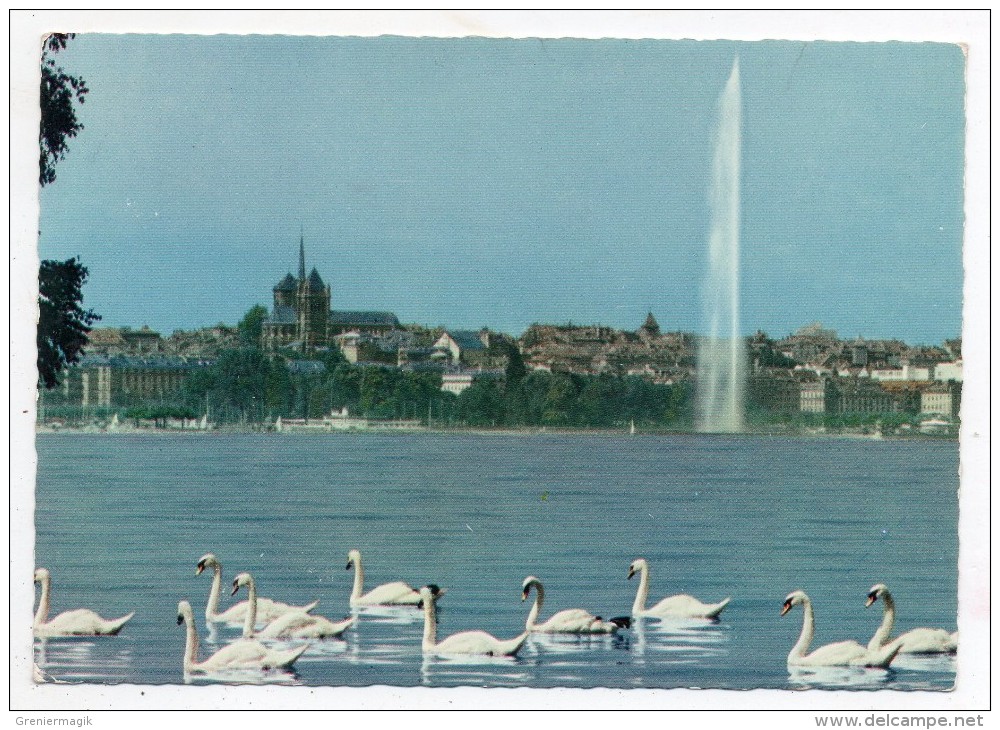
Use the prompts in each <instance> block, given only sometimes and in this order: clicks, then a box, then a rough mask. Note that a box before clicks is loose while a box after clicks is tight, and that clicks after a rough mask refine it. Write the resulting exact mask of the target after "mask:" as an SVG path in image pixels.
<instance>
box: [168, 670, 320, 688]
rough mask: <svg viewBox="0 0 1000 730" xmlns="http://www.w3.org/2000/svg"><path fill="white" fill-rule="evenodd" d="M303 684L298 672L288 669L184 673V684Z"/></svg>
mask: <svg viewBox="0 0 1000 730" xmlns="http://www.w3.org/2000/svg"><path fill="white" fill-rule="evenodd" d="M218 683H222V684H254V685H263V684H283V685H296V684H302V681H301V680H300V678H299V675H298V672H295V671H288V670H278V669H271V670H266V671H265V670H254V669H230V670H225V671H217V672H205V673H198V674H188V673H187V672H185V673H184V684H218Z"/></svg>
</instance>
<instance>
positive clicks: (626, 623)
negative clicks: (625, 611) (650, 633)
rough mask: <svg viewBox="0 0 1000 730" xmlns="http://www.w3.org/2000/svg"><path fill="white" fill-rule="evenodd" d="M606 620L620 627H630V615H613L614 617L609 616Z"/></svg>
mask: <svg viewBox="0 0 1000 730" xmlns="http://www.w3.org/2000/svg"><path fill="white" fill-rule="evenodd" d="M608 621H610V622H611V623H613V624H614V625H615V626H617V627H618V628H620V629H630V628H632V617H631V616H615V617H614V618H609V619H608Z"/></svg>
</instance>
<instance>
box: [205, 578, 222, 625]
mask: <svg viewBox="0 0 1000 730" xmlns="http://www.w3.org/2000/svg"><path fill="white" fill-rule="evenodd" d="M221 592H222V566H221V565H214V566H212V589H211V590H210V591H209V592H208V605H207V606H206V607H205V618H206V619H208V620H209V621H214V620H215V617H216V616H218V615H219V594H220V593H221Z"/></svg>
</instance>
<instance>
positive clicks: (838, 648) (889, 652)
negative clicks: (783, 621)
mask: <svg viewBox="0 0 1000 730" xmlns="http://www.w3.org/2000/svg"><path fill="white" fill-rule="evenodd" d="M799 604H802V609H803V618H802V633H801V634H800V635H799V640H798V641H797V642H795V646H793V647H792V650H791V651H790V652H789V653H788V666H790V667H846V666H858V667H887V666H889V664H890V663H891V662H892V660H893V659H894V658H895V657H896V654H898V653H899V644H898V643H893V644H890V645H889V646H886V647H884V648H880V649H878V650H877V651H869V650H868V649H867V648H866V647H864V646H861V644H859V643H858V642H856V641H838V642H837V643H835V644H826V645H825V646H821V647H819V648H818V649H816V650H815V651H814V652H812V653H811V654H806V652H807V651H809V645H810V644H812V640H813V634H814V633H815V619H814V617H813V608H812V601H810V600H809V596H807V595H806V594H805V592H804V591H792V592H791V593H789V594H788V596H787V597H786V598H785V602H784V604H783V605H782V606H781V615H782V616H784V615H785V614H786V613H788V612H789V611H790V610H792V606H798V605H799Z"/></svg>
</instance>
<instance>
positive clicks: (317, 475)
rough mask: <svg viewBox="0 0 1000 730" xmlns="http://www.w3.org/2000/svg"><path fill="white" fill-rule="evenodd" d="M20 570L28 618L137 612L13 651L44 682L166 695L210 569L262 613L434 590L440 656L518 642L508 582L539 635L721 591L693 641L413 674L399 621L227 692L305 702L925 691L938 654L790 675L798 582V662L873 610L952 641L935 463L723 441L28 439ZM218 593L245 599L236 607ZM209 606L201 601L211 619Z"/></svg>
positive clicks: (807, 442) (935, 678)
mask: <svg viewBox="0 0 1000 730" xmlns="http://www.w3.org/2000/svg"><path fill="white" fill-rule="evenodd" d="M37 448H38V457H39V467H38V486H37V507H36V510H37V511H36V524H37V537H36V541H37V542H36V563H37V565H39V566H44V567H47V568H48V569H49V570H50V571H51V572H52V575H53V594H52V614H55V613H57V612H60V611H64V610H67V609H70V608H76V607H81V606H82V607H88V608H92V609H95V610H97V611H98V612H99V613H101V614H102V615H104V616H117V615H121V614H124V613H127V612H129V611H135V612H136V616H135V618H133V619H132V621H131V622H130V623H129V624H128V625H127V626H126V627H125V629H124V630H123V631H122V633H121V634H120V635H119V636H116V637H99V638H75V639H49V640H47V641H46V642H44V644H43V643H42V642H38V641H36V642H35V658H36V663H38V664H39V665H40V666H41V667H42V669H43V670H44V671H45V672H46V673H47V674H48V675H49V676H51V677H53V678H56V679H61V680H67V681H78V682H99V683H143V684H163V683H180V682H182V681H183V680H184V677H183V674H182V669H181V666H182V664H181V663H182V656H183V651H184V630H183V629H182V628H179V627H178V626H177V625H176V616H177V611H176V607H177V602H178V601H179V600H180V599H187V600H189V601H190V602H191V603H192V605H193V606H194V609H195V616H196V618H197V621H198V629H199V634H200V635H201V638H202V649H201V655H202V658H204V657H205V656H206V654H207V653H208V652H209V651H211V650H214V649H215V648H217V647H218V646H221V645H222V643H224V642H226V641H229V640H231V639H233V638H236V637H237V636H238V633H239V632H238V631H237V630H233V629H220V630H217V631H216V632H214V633H213V634H208V633H207V628H206V626H205V620H204V607H205V602H206V599H207V597H208V591H209V586H210V583H211V579H210V577H209V576H208V575H207V574H203V575H201V576H197V577H196V576H195V564H196V562H197V560H198V558H199V557H200V556H201V555H202V554H204V553H207V552H214V553H215V554H216V555H218V556H219V559H220V561H221V562H222V565H223V581H224V584H223V585H224V588H225V587H226V586H227V585H229V584H231V582H232V579H233V577H234V576H235V575H236V573H238V572H241V571H250V572H251V573H252V574H253V575H254V577H255V579H256V582H257V586H258V591H259V593H260V594H261V595H264V596H268V597H270V598H274V599H276V600H281V601H286V602H289V603H306V602H309V601H312V600H315V599H320V600H321V603H320V605H319V607H318V608H317V609H316V613H319V614H321V615H324V616H327V617H328V618H331V619H339V618H341V617H343V616H345V615H347V614H348V612H349V609H348V596H349V594H350V591H351V585H352V579H353V573H352V572H348V571H345V564H346V559H347V552H348V550H350V549H351V548H358V549H360V550H361V552H362V554H363V557H364V564H365V573H366V576H365V578H366V581H365V582H366V589H367V588H369V587H374V586H375V585H377V584H379V583H384V582H389V581H395V580H404V581H406V582H408V583H410V584H411V585H413V586H418V587H419V586H420V585H422V584H425V583H437V584H438V585H440V586H442V587H445V588H446V589H447V594H446V595H445V596H444V597H443V598H441V600H440V601H439V603H438V606H439V623H440V626H439V632H438V636H439V638H441V637H444V636H447V635H448V634H451V633H453V632H456V631H461V630H466V629H485V630H487V631H489V632H491V633H493V634H495V635H497V636H498V637H501V638H507V637H513V636H515V635H517V634H519V633H520V632H521V631H523V629H524V622H525V619H526V617H527V612H528V609H529V607H530V606H529V605H528V604H526V603H522V602H521V600H520V592H521V583H522V581H523V579H524V578H525V576H527V575H529V574H531V575H535V576H538V577H539V578H540V579H541V580H542V582H543V583H544V584H545V589H546V601H545V607H544V609H543V615H542V618H543V619H544V618H545V617H547V616H549V615H551V613H553V612H555V611H557V610H560V609H563V608H586V609H588V610H590V611H591V612H592V613H596V614H600V615H602V616H605V617H610V616H619V615H626V614H628V613H629V611H630V608H631V605H632V601H633V599H634V597H635V591H636V588H637V583H638V580H637V579H633V580H631V581H629V580H626V575H627V572H628V567H629V564H630V563H631V562H632V560H633V559H635V558H637V557H645V558H647V559H648V561H649V563H650V566H651V572H650V599H651V600H650V603H652V602H654V601H656V600H659V598H661V597H663V596H666V595H672V594H675V593H681V592H684V593H691V594H693V595H695V596H697V597H698V598H700V599H702V600H704V601H707V602H714V601H718V600H721V599H722V598H724V597H725V596H732V603H731V604H730V605H729V606H728V607H727V608H726V610H725V612H724V613H723V614H722V620H721V621H720V622H719V623H716V624H702V623H695V624H689V625H678V624H664V623H660V622H658V621H644V622H641V623H639V624H637V625H636V626H634V627H633V628H632V629H631V630H627V631H623V632H621V633H620V634H619V635H616V636H613V637H600V638H573V637H568V638H537V639H532V640H530V641H529V643H528V644H527V645H526V646H525V648H524V649H523V650H522V652H521V654H520V655H519V656H518V657H517V658H516V659H468V660H461V661H458V660H444V659H430V660H425V659H424V657H423V655H422V652H421V648H420V641H421V636H422V631H423V616H422V614H421V613H420V612H419V611H417V610H411V609H396V610H387V611H376V612H371V611H369V612H364V613H361V614H360V615H359V619H358V622H357V623H356V625H355V627H354V628H353V629H351V630H349V631H348V632H347V633H346V634H345V635H344V637H343V639H334V640H325V641H318V642H314V643H313V645H312V646H311V647H310V649H309V650H308V651H307V652H306V654H305V655H304V656H303V657H302V658H301V659H300V660H299V661H298V662H297V663H296V665H295V672H294V673H277V674H269V675H267V676H260V677H255V676H249V677H240V678H238V681H262V682H286V683H292V684H305V685H324V686H326V685H333V686H370V685H374V684H380V685H391V686H420V685H424V686H477V687H484V686H485V687H494V686H527V687H613V688H629V687H647V688H669V687H717V688H758V687H768V688H801V687H827V688H829V687H856V688H871V689H883V688H890V689H940V690H944V689H949V688H951V687H952V686H953V685H954V683H955V663H954V659H953V658H952V657H937V658H906V659H897V661H896V662H895V663H894V664H893V667H892V668H891V669H890V670H888V671H883V670H865V669H850V670H832V671H826V672H821V673H790V672H789V670H788V668H787V666H786V662H785V660H786V656H787V654H788V652H789V650H790V649H791V647H792V645H793V644H794V643H795V641H796V639H797V638H798V635H799V631H800V629H801V626H802V612H801V609H798V608H796V609H793V611H792V612H791V613H790V614H789V615H787V616H785V617H779V615H778V614H779V610H780V608H781V604H782V602H783V600H784V597H785V595H786V594H787V593H789V592H790V591H792V590H794V589H799V588H801V589H803V590H805V591H806V592H807V593H808V594H809V595H810V597H811V598H812V600H813V604H814V607H815V610H816V622H817V630H816V638H815V642H814V646H819V645H820V644H825V643H829V642H833V641H840V640H843V639H855V640H858V641H860V642H862V643H867V641H868V639H869V638H870V637H871V635H872V633H873V632H874V631H875V629H876V627H877V626H878V624H879V622H880V620H881V618H882V609H881V604H877V605H876V606H874V607H872V608H870V609H865V608H864V599H865V595H866V593H867V591H868V589H869V587H871V585H872V584H874V583H879V582H882V583H886V584H887V585H888V586H889V587H890V589H891V590H892V592H893V595H894V596H895V598H896V603H897V609H898V612H897V621H896V632H897V633H898V632H900V631H905V630H907V629H909V628H913V627H915V626H937V627H942V628H947V629H948V630H949V631H953V630H955V627H956V614H957V598H956V588H957V586H956V583H957V552H958V535H957V508H958V505H957V489H958V445H957V443H954V442H945V441H919V442H918V441H869V440H852V439H832V438H829V439H790V438H763V437H759V438H758V437H723V436H703V435H692V436H644V435H636V436H632V437H629V436H624V435H623V436H621V437H615V436H609V435H599V436H588V435H556V434H544V433H542V434H534V435H508V434H497V435H472V434H470V435H456V434H431V433H423V434H411V435H379V434H357V435H324V436H305V435H298V436H289V435H281V434H271V435H264V434H262V435H221V434H209V435H203V434H202V435H193V434H192V435H177V436H171V435H162V434H150V435H129V434H118V435H80V434H56V435H47V434H46V435H40V436H39V437H38V439H37ZM238 598H239V599H242V598H245V594H244V593H242V592H241V595H240V596H238ZM231 600H232V599H230V598H228V591H224V594H223V599H222V604H221V607H222V608H225V607H226V606H227V605H228V604H229V601H231Z"/></svg>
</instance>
